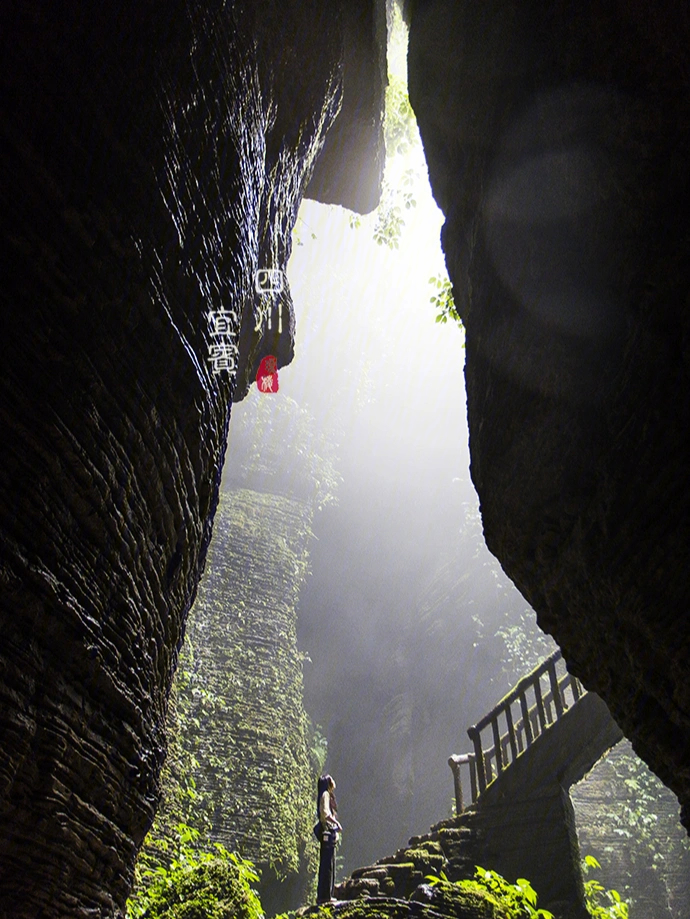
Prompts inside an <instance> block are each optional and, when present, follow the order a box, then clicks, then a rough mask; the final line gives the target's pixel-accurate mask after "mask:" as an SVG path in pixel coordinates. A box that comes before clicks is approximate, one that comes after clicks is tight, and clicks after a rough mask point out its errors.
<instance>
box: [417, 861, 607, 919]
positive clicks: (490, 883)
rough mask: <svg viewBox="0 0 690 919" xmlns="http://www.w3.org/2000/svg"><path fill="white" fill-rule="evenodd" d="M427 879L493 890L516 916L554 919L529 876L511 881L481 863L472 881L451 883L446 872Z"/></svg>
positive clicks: (468, 889)
mask: <svg viewBox="0 0 690 919" xmlns="http://www.w3.org/2000/svg"><path fill="white" fill-rule="evenodd" d="M425 880H427V881H428V882H429V884H431V886H436V885H443V884H446V885H449V886H452V887H455V888H457V889H459V890H462V891H466V892H468V893H472V892H474V893H484V892H486V893H489V894H490V895H491V896H492V897H493V898H494V900H496V901H497V903H499V904H500V905H502V906H504V907H506V908H507V911H508V912H509V913H510V915H511V916H512V917H514V919H553V913H550V912H549V911H548V910H547V909H538V908H537V892H536V891H535V889H534V888H533V887H532V885H531V884H530V882H529V881H528V880H526V879H525V878H518V879H517V881H516V882H515V884H511V883H510V882H509V881H506V879H505V878H504V877H502V876H501V875H500V874H498V873H497V872H496V871H490V870H487V869H486V868H480V866H479V865H477V866H476V868H475V872H474V878H473V879H472V880H471V881H455V882H451V881H449V880H448V878H447V877H446V875H445V874H444V873H443V872H441V874H440V876H436V875H427V877H426V878H425ZM597 919H598V917H597Z"/></svg>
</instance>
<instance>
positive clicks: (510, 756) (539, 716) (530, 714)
mask: <svg viewBox="0 0 690 919" xmlns="http://www.w3.org/2000/svg"><path fill="white" fill-rule="evenodd" d="M562 657H563V655H562V654H561V651H560V650H557V651H555V652H554V653H553V654H552V655H551V656H550V657H548V658H547V659H546V660H544V661H542V662H541V663H540V664H539V665H538V666H537V667H535V668H534V670H532V672H531V673H529V674H527V676H525V677H523V678H522V679H521V680H520V681H519V682H518V683H517V684H516V685H515V687H514V688H513V689H511V691H510V692H509V693H508V695H506V696H504V697H503V698H502V699H501V701H500V702H499V703H498V705H496V706H495V707H494V708H493V709H492V710H491V711H490V712H489V713H488V714H487V715H484V717H483V718H481V719H480V720H479V721H478V722H477V723H476V724H475V725H473V726H472V727H471V728H468V730H467V734H468V736H469V738H470V740H471V741H472V745H473V747H474V752H473V753H466V754H464V755H462V756H451V758H450V759H449V760H448V763H449V765H450V766H451V768H452V769H453V776H454V781H455V790H456V794H455V799H456V810H457V812H458V813H462V807H463V799H462V785H461V783H460V766H461V765H464V764H467V765H469V767H470V780H471V785H472V802H473V803H474V802H475V801H476V800H477V797H478V796H479V795H480V794H481V793H482V792H483V791H484V790H485V789H486V787H487V785H489V784H490V783H491V782H492V781H493V780H494V774H493V773H494V769H493V766H492V761H495V763H496V770H495V771H496V776H498V775H500V773H501V772H503V770H504V769H506V768H507V767H508V766H509V765H510V763H511V762H513V761H514V760H516V759H517V758H518V756H520V755H521V754H522V753H523V752H524V751H525V750H526V749H527V748H528V747H530V746H531V745H532V744H533V743H534V741H535V739H536V738H537V737H538V736H539V735H540V734H542V733H543V732H544V731H546V730H547V729H548V728H549V727H550V726H551V724H554V723H555V722H556V721H558V720H559V718H561V717H562V716H563V714H564V712H566V711H567V710H568V707H569V706H568V702H567V699H566V694H565V693H566V690H567V689H568V688H570V691H571V694H572V697H573V703H572V704H576V703H577V702H578V701H579V699H581V698H582V696H583V695H584V689H583V688H582V685H581V684H580V682H579V680H578V679H577V678H576V677H574V676H572V675H571V674H570V673H568V672H567V670H566V672H565V675H564V676H562V677H560V678H559V676H558V672H557V670H556V665H557V664H558V662H559V661H560V660H561V659H562ZM544 675H547V676H548V690H546V689H545V688H544V689H543V688H542V685H541V678H542V677H543V676H544ZM530 691H531V692H532V693H533V694H534V705H533V706H530V704H529V701H528V699H527V693H528V692H530ZM515 702H517V703H519V706H520V713H519V718H518V720H517V721H515V720H514V718H513V711H512V705H513V704H514V703H515ZM501 716H502V717H503V718H504V719H505V724H506V731H505V733H501V727H500V725H499V718H501ZM488 727H490V728H491V740H492V741H493V743H491V744H490V745H489V747H488V748H487V749H484V746H483V744H482V732H483V731H484V730H485V729H486V728H488ZM523 735H524V744H523V740H522V738H523Z"/></svg>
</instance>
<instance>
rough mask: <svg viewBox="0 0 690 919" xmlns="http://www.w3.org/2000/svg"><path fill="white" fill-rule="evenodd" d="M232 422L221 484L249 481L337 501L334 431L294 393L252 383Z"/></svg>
mask: <svg viewBox="0 0 690 919" xmlns="http://www.w3.org/2000/svg"><path fill="white" fill-rule="evenodd" d="M238 408H240V411H234V412H233V416H232V423H231V427H230V441H231V444H232V450H233V465H232V469H231V470H230V473H229V475H228V477H227V480H226V481H225V483H224V487H225V488H228V487H229V488H232V490H236V489H238V488H243V487H247V486H248V487H250V488H255V487H256V488H257V490H261V491H270V492H272V493H274V494H275V493H278V492H285V491H286V486H287V487H288V488H289V495H288V496H289V497H292V498H300V499H302V500H304V501H307V502H308V503H309V505H310V506H311V507H313V508H314V509H321V508H323V507H325V506H326V505H329V504H336V503H337V493H338V488H339V486H340V483H341V482H342V478H341V476H340V474H339V473H338V471H337V453H336V450H337V445H336V444H335V443H334V440H333V436H332V434H331V433H330V432H329V431H327V430H325V429H324V428H323V426H320V425H318V424H317V423H316V420H315V418H314V416H313V415H312V414H311V413H310V412H309V411H308V409H306V408H302V407H301V406H300V405H298V404H297V402H295V400H294V399H291V398H289V397H288V396H282V395H281V397H280V398H279V399H272V398H271V397H270V396H266V395H262V394H261V393H259V392H257V391H256V388H255V387H252V388H251V389H250V391H249V394H248V395H247V397H246V399H245V400H244V401H243V402H242V405H241V407H239V406H238Z"/></svg>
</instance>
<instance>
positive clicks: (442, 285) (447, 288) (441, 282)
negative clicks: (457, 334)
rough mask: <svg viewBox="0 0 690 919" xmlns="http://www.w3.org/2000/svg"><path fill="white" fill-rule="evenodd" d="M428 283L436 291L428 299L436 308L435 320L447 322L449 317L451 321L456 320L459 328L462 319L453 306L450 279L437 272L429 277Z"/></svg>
mask: <svg viewBox="0 0 690 919" xmlns="http://www.w3.org/2000/svg"><path fill="white" fill-rule="evenodd" d="M429 284H431V285H432V287H434V288H436V293H434V294H433V296H432V297H431V299H430V300H429V302H430V303H431V304H432V306H434V307H435V309H437V310H438V314H437V316H436V322H443V323H445V322H448V320H449V319H452V320H453V322H456V323H457V324H458V325H459V326H460V328H462V319H461V318H460V313H458V311H457V309H456V306H455V300H454V299H453V285H452V284H451V283H450V280H449V279H448V278H447V277H445V278H444V277H443V276H442V275H440V274H437V275H435V276H434V277H433V278H429Z"/></svg>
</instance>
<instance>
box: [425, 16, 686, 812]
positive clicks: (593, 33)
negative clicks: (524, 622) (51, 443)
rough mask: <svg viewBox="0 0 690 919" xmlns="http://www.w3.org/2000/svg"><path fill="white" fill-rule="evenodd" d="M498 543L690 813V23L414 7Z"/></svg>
mask: <svg viewBox="0 0 690 919" xmlns="http://www.w3.org/2000/svg"><path fill="white" fill-rule="evenodd" d="M411 6H412V10H411V35H410V51H409V69H410V98H411V102H412V105H413V107H414V109H415V112H416V114H417V118H418V120H419V124H420V129H421V134H422V139H423V143H424V147H425V152H426V156H427V161H428V164H429V175H430V179H431V183H432V187H433V189H434V194H435V196H436V198H437V200H438V202H439V204H440V206H441V207H442V209H443V211H444V213H445V215H446V223H445V226H444V229H443V245H444V249H445V252H446V261H447V264H448V269H449V272H450V276H451V279H452V281H453V287H454V294H455V300H456V303H457V305H458V308H459V310H460V313H461V315H462V318H463V322H464V323H465V325H466V329H467V345H466V355H467V363H466V371H465V374H466V381H467V393H468V413H469V427H470V451H471V460H472V477H473V481H474V483H475V485H476V488H477V491H478V493H479V496H480V500H481V510H482V517H483V523H484V532H485V536H486V540H487V544H488V546H489V548H490V549H491V551H492V552H494V553H495V555H496V556H497V557H498V558H499V560H500V561H501V564H502V565H503V567H504V569H505V571H506V572H507V573H508V574H509V576H510V577H511V578H512V579H513V580H514V582H515V583H516V584H517V586H518V587H519V588H520V590H521V591H522V593H523V594H524V595H525V597H526V598H527V599H528V600H529V602H530V603H531V605H532V606H533V607H534V609H535V610H536V611H537V614H538V618H539V623H540V625H541V626H542V628H543V629H544V630H545V631H547V632H549V633H551V634H552V635H553V636H554V638H555V639H556V640H557V642H558V643H559V645H560V646H561V648H562V649H563V652H564V655H565V657H566V659H567V661H568V665H569V668H570V670H571V671H572V672H573V673H575V674H576V675H577V676H578V677H579V678H580V679H581V680H582V681H583V683H584V684H585V685H586V686H587V688H589V689H593V690H596V691H597V692H598V693H599V694H600V695H601V696H602V697H603V698H604V699H605V700H606V702H607V704H608V705H609V707H610V709H611V711H612V713H613V715H614V717H615V718H616V720H617V721H618V722H619V724H620V725H621V727H622V728H623V730H624V731H625V733H626V735H627V736H628V737H630V738H631V739H632V742H633V746H634V747H635V750H636V751H637V752H638V753H639V755H640V756H641V757H642V758H643V759H644V760H645V761H646V762H647V763H649V765H650V766H651V767H652V769H653V770H654V771H655V772H656V773H657V774H658V775H659V776H660V777H661V779H662V780H663V781H664V782H665V783H666V784H667V785H668V786H669V787H670V788H672V789H673V790H674V791H675V792H676V793H677V795H678V796H679V798H680V801H681V803H682V805H683V808H684V813H685V825H686V827H688V826H690V813H688V810H687V809H688V807H689V806H690V696H689V692H690V690H689V687H690V679H689V673H688V668H689V663H688V662H689V661H690V655H689V654H688V650H689V644H690V625H689V623H690V619H689V618H688V615H687V611H688V608H689V607H690V556H689V553H690V540H689V539H688V536H689V520H690V490H689V489H688V472H689V460H690V449H689V448H690V442H689V440H690V378H689V375H688V366H689V365H688V360H689V356H690V352H689V351H688V341H690V338H689V337H688V332H689V331H690V327H689V322H688V316H689V306H690V303H689V301H688V291H689V290H690V258H689V255H690V252H689V242H688V234H687V227H686V223H687V214H688V210H689V205H690V200H689V199H690V185H689V182H690V169H688V161H689V157H688V153H689V150H690V95H689V94H688V75H689V73H690V56H689V51H688V49H689V48H690V41H689V39H690V20H688V17H687V14H686V12H685V9H684V7H683V6H682V5H681V4H674V3H671V2H662V3H657V2H652V0H637V2H634V3H626V4H620V3H617V2H614V0H587V2H584V3H581V4H576V5H573V4H569V3H562V2H557V0H551V2H548V3H546V4H544V3H541V2H539V3H537V2H536V0H535V2H531V0H527V2H525V0H488V2H486V3H481V4H477V3H471V2H455V0H452V2H451V0H426V2H421V0H419V2H417V3H413V4H411Z"/></svg>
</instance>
